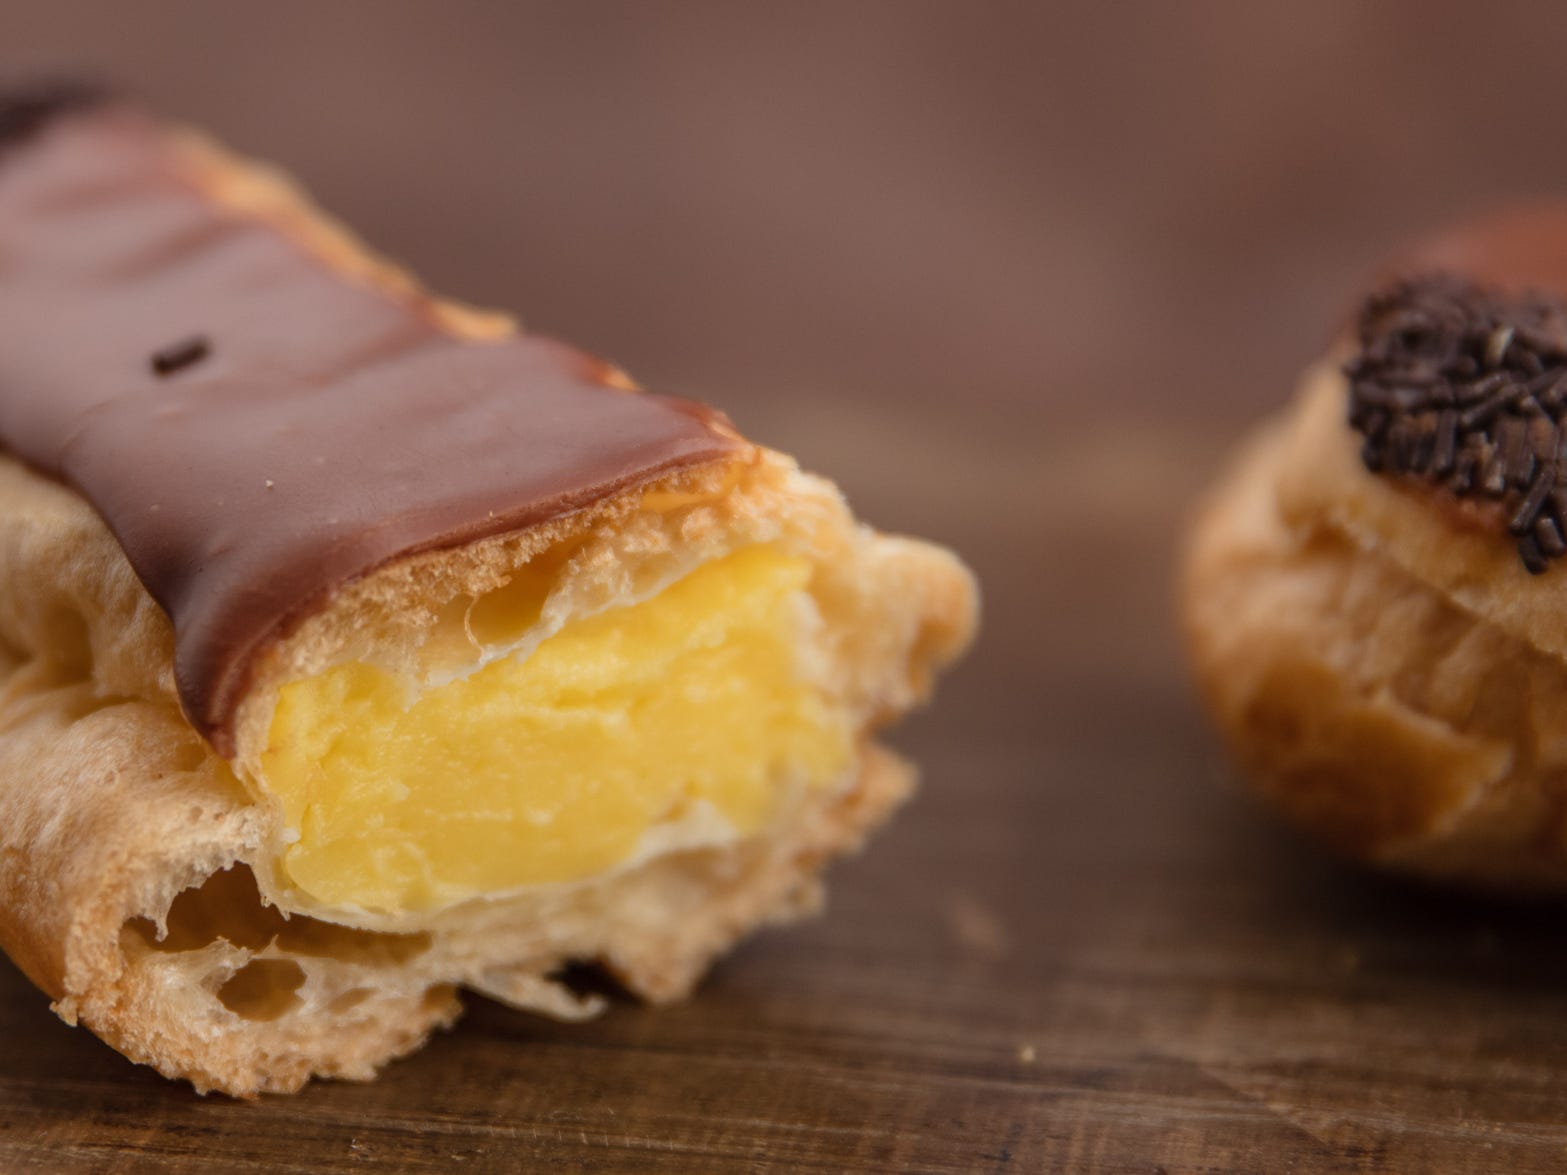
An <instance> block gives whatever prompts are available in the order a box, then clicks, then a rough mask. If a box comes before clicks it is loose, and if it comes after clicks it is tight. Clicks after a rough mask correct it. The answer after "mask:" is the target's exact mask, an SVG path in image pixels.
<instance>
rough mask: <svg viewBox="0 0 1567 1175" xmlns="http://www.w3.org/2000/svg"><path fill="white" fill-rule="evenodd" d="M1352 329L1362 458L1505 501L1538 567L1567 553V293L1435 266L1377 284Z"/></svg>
mask: <svg viewBox="0 0 1567 1175" xmlns="http://www.w3.org/2000/svg"><path fill="white" fill-rule="evenodd" d="M1357 335H1358V340H1359V349H1358V351H1357V353H1356V354H1355V356H1354V357H1353V359H1351V360H1350V362H1349V364H1348V366H1347V368H1346V371H1347V374H1348V376H1349V381H1350V389H1349V421H1350V424H1351V425H1353V426H1354V427H1355V428H1356V429H1358V430H1359V431H1360V433H1361V435H1362V436H1363V437H1364V444H1363V446H1362V449H1361V457H1362V459H1363V460H1364V462H1365V464H1366V468H1368V469H1370V470H1372V471H1373V472H1376V473H1387V474H1392V475H1396V476H1401V477H1408V478H1414V479H1417V480H1419V481H1423V482H1425V483H1427V484H1429V485H1432V486H1434V487H1437V488H1438V489H1440V490H1441V491H1444V492H1446V493H1449V494H1451V495H1453V496H1455V497H1457V498H1459V499H1461V500H1471V501H1474V502H1479V503H1487V502H1488V503H1491V504H1493V506H1494V507H1500V509H1499V510H1496V509H1493V510H1492V511H1491V513H1492V514H1494V516H1495V517H1496V519H1497V526H1498V528H1501V527H1505V528H1506V530H1507V532H1508V533H1509V534H1510V535H1512V536H1513V539H1514V541H1515V542H1516V544H1517V547H1518V556H1519V558H1520V559H1521V560H1522V561H1523V564H1524V566H1525V567H1526V568H1528V570H1529V571H1530V572H1532V573H1534V574H1539V573H1540V572H1542V571H1544V570H1545V569H1546V568H1547V566H1548V565H1549V562H1550V560H1552V559H1555V558H1558V557H1560V556H1561V555H1563V554H1567V301H1563V299H1562V298H1560V297H1556V296H1552V295H1548V294H1538V293H1535V294H1528V293H1522V294H1508V293H1504V292H1501V291H1499V290H1498V289H1495V288H1493V287H1489V286H1481V285H1478V284H1476V283H1475V282H1473V281H1472V280H1470V279H1469V278H1467V277H1457V276H1454V275H1452V274H1450V273H1435V274H1431V275H1428V276H1423V277H1417V278H1410V279H1405V280H1402V281H1398V282H1395V283H1393V284H1391V285H1389V286H1387V287H1385V288H1383V289H1381V290H1379V291H1378V292H1376V293H1375V294H1373V295H1372V296H1371V297H1370V298H1369V299H1367V301H1366V303H1365V305H1364V306H1363V307H1362V310H1361V313H1360V320H1359V325H1358V331H1357Z"/></svg>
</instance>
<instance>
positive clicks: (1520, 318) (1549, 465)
mask: <svg viewBox="0 0 1567 1175" xmlns="http://www.w3.org/2000/svg"><path fill="white" fill-rule="evenodd" d="M1564 556H1567V208H1557V209H1539V210H1535V211H1531V212H1527V213H1516V214H1513V215H1510V216H1506V217H1501V218H1497V219H1493V220H1491V221H1488V222H1485V223H1482V224H1479V225H1475V226H1471V227H1469V228H1467V229H1465V230H1463V231H1461V232H1458V233H1455V234H1453V235H1451V236H1449V237H1447V238H1445V239H1443V240H1441V241H1438V242H1435V243H1434V244H1433V245H1431V246H1429V247H1428V248H1426V249H1424V250H1422V251H1421V252H1420V253H1418V254H1417V255H1415V256H1414V258H1413V259H1412V260H1409V261H1406V262H1405V263H1404V264H1403V265H1401V266H1400V267H1399V269H1398V271H1397V272H1396V273H1394V274H1393V275H1392V276H1389V277H1387V278H1386V279H1385V280H1383V281H1381V282H1379V283H1378V284H1377V285H1376V286H1375V288H1373V289H1372V291H1371V292H1370V293H1369V294H1368V295H1367V296H1366V298H1365V299H1364V301H1363V302H1362V303H1361V305H1360V306H1359V308H1358V311H1357V314H1356V318H1355V321H1354V324H1353V328H1352V329H1351V330H1350V331H1348V332H1346V335H1345V336H1344V337H1343V338H1342V339H1341V340H1340V342H1339V343H1338V344H1336V345H1335V347H1334V348H1333V350H1332V351H1331V353H1330V354H1329V355H1328V356H1327V357H1326V358H1325V359H1323V360H1322V361H1321V362H1319V363H1317V364H1316V365H1314V366H1313V367H1312V368H1311V369H1310V370H1308V371H1307V373H1306V375H1305V377H1304V380H1303V383H1302V386H1301V389H1300V392H1299V394H1298V396H1297V398H1296V400H1295V403H1294V405H1293V406H1292V407H1291V408H1290V410H1289V411H1288V412H1287V413H1286V414H1285V415H1284V417H1283V418H1282V419H1280V420H1278V421H1276V422H1273V423H1270V424H1269V425H1267V426H1265V427H1264V428H1263V429H1262V430H1261V432H1260V433H1259V434H1258V435H1257V436H1256V437H1255V438H1253V439H1252V440H1251V441H1250V442H1249V443H1248V444H1247V445H1246V446H1245V448H1244V451H1243V452H1242V453H1241V454H1240V455H1239V456H1238V459H1237V460H1236V461H1235V463H1234V464H1233V466H1232V467H1231V468H1230V469H1229V471H1228V472H1227V473H1226V474H1225V475H1224V477H1223V478H1222V480H1221V481H1220V483H1219V484H1218V486H1217V487H1216V488H1215V490H1214V491H1213V492H1212V493H1211V495H1210V496H1209V498H1208V499H1207V501H1206V502H1205V503H1204V505H1203V507H1202V509H1201V511H1200V514H1199V517H1198V519H1197V522H1196V525H1195V528H1194V531H1193V534H1192V537H1191V540H1190V544H1189V547H1188V550H1187V554H1186V561H1185V568H1184V576H1183V582H1182V613H1183V620H1184V625H1185V630H1186V636H1187V644H1188V647H1189V649H1190V653H1191V656H1192V659H1193V662H1194V664H1195V666H1196V670H1197V677H1198V680H1199V682H1200V685H1201V687H1202V690H1203V693H1204V695H1205V697H1206V699H1207V701H1208V703H1209V705H1210V707H1211V709H1212V711H1213V713H1214V715H1215V717H1216V719H1217V721H1218V725H1219V727H1220V729H1221V731H1222V732H1223V734H1224V735H1225V737H1226V740H1227V741H1228V743H1229V745H1230V747H1231V748H1232V750H1233V752H1234V753H1235V756H1236V757H1237V759H1238V760H1239V762H1240V764H1241V766H1242V768H1243V770H1244V772H1245V774H1246V776H1247V777H1248V778H1249V779H1250V780H1251V781H1252V783H1253V784H1254V785H1255V786H1256V787H1257V789H1258V790H1259V791H1261V793H1262V794H1263V795H1264V796H1266V797H1267V798H1268V799H1269V800H1271V801H1272V802H1273V803H1275V804H1277V805H1278V806H1279V807H1280V808H1282V809H1283V810H1284V812H1285V813H1286V814H1287V815H1288V816H1289V817H1291V818H1292V819H1293V820H1294V821H1295V822H1296V823H1298V824H1300V825H1301V826H1303V827H1305V828H1306V829H1308V830H1309V831H1311V832H1313V833H1315V834H1317V835H1319V836H1321V837H1322V838H1324V839H1325V840H1327V841H1328V842H1330V843H1331V844H1333V845H1335V846H1337V847H1338V848H1339V849H1341V850H1343V851H1346V852H1348V853H1350V854H1352V855H1355V856H1359V857H1362V858H1365V859H1368V860H1371V861H1374V862H1376V863H1378V864H1381V865H1385V866H1388V867H1390V868H1393V869H1398V870H1402V871H1407V872H1411V873H1418V874H1423V875H1426V876H1431V877H1440V878H1448V879H1453V880H1460V881H1467V882H1473V883H1477V884H1481V885H1484V886H1487V887H1491V888H1508V889H1524V890H1552V889H1564V888H1567V557H1564Z"/></svg>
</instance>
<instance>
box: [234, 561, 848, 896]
mask: <svg viewBox="0 0 1567 1175" xmlns="http://www.w3.org/2000/svg"><path fill="white" fill-rule="evenodd" d="M551 575H552V569H551V568H550V567H549V565H548V564H547V563H541V564H540V565H539V566H538V567H535V568H534V569H533V570H532V571H531V572H530V571H529V570H528V569H526V568H525V569H523V572H522V573H520V574H519V575H517V576H515V577H514V578H513V581H512V583H510V584H508V585H507V587H506V588H503V589H501V590H500V592H498V593H496V594H494V596H493V597H487V598H485V599H482V600H480V601H479V602H478V603H477V604H476V605H474V606H473V607H472V608H470V609H468V610H467V611H466V612H465V613H464V615H463V617H462V622H461V631H462V632H463V633H464V634H465V635H466V638H467V639H468V640H470V641H473V642H475V643H482V644H484V645H489V646H491V647H493V646H494V645H495V644H496V643H498V642H500V641H503V640H504V641H510V642H511V643H512V646H513V650H514V651H512V652H511V653H509V654H508V655H506V656H503V657H499V658H495V659H488V660H486V661H481V662H479V663H478V666H477V667H476V668H473V669H472V670H471V671H469V672H465V673H462V674H460V675H457V674H452V673H445V674H442V675H440V676H432V677H431V678H430V679H428V680H426V681H425V682H424V683H423V684H422V685H421V684H417V683H412V682H410V679H409V678H408V677H407V676H406V675H404V674H399V673H394V672H392V671H390V670H388V669H385V668H382V667H378V666H375V665H371V664H367V663H364V662H352V663H348V664H342V665H338V666H335V667H333V668H330V669H328V670H326V671H324V672H323V673H321V674H319V675H317V676H315V677H311V678H307V679H305V680H302V681H297V682H293V683H291V684H288V685H285V686H284V687H283V689H282V690H281V691H280V694H279V698H278V703H277V707H276V710H275V712H274V714H273V717H272V722H271V727H270V731H269V738H268V746H267V749H266V751H265V752H264V753H263V755H262V757H261V763H260V766H261V780H260V784H261V787H262V789H263V790H264V791H265V792H267V793H269V794H270V795H271V797H272V798H273V799H274V800H275V801H276V802H277V803H278V804H279V805H280V807H281V810H282V815H283V821H284V826H285V829H286V832H285V840H286V841H287V842H288V843H287V844H286V845H285V847H284V848H283V850H282V852H281V855H280V857H279V859H278V861H277V862H276V870H277V875H278V879H279V880H280V881H281V882H283V883H284V884H285V885H286V886H287V887H288V888H289V889H291V890H293V891H295V892H297V893H298V894H300V895H302V896H303V897H305V898H306V899H308V901H309V902H310V903H311V904H313V905H318V906H321V907H331V908H336V909H340V910H352V909H358V910H366V911H375V912H381V913H404V912H425V911H431V910H436V909H440V908H444V907H446V906H450V905H453V904H455V903H458V902H461V901H465V900H468V899H470V898H474V897H479V896H493V895H497V894H502V893H505V892H508V891H514V890H518V889H522V888H526V887H530V886H540V885H554V884H563V883H572V882H579V881H583V880H586V879H590V878H593V877H597V876H600V875H603V874H606V873H609V872H613V871H615V870H617V869H620V868H625V867H627V866H628V865H630V864H633V863H635V862H636V861H639V860H642V859H645V858H647V857H648V856H651V855H656V854H657V853H660V852H667V851H673V850H674V849H677V848H681V847H688V846H690V845H695V844H713V843H723V842H724V841H727V840H733V839H735V838H737V837H743V836H749V835H753V834H755V833H757V832H759V831H761V830H762V829H764V828H765V827H766V826H767V825H768V824H769V823H770V822H771V821H773V820H775V819H777V818H778V817H779V816H780V814H781V813H782V812H784V811H785V810H787V809H788V807H789V806H790V805H791V804H793V803H797V802H798V801H799V800H800V799H801V798H802V797H803V796H804V795H805V794H807V793H808V792H810V791H811V790H813V789H817V788H822V787H826V786H829V785H831V784H833V783H835V782H837V781H838V780H840V779H841V778H842V777H843V776H844V773H845V772H846V770H847V768H848V766H849V765H850V762H851V759H852V753H853V744H852V732H851V730H850V723H849V719H848V717H847V715H846V714H845V713H844V710H843V707H842V706H841V705H837V704H835V702H834V700H833V699H832V697H831V696H830V695H829V693H828V692H827V690H826V689H825V688H824V687H823V685H822V684H821V674H820V671H819V667H816V666H813V664H812V663H811V658H810V656H809V653H810V652H811V651H812V650H813V649H814V646H815V641H814V640H813V639H812V637H813V636H814V632H813V629H814V628H815V627H817V626H819V625H820V623H821V622H820V618H819V617H818V616H817V614H816V610H815V607H814V605H813V603H812V601H811V598H810V595H809V592H808V586H809V583H810V578H811V565H810V563H809V562H808V561H807V560H805V559H803V558H800V557H799V556H796V555H792V554H789V553H786V552H784V551H782V550H779V549H777V548H774V547H767V546H753V547H748V548H745V549H743V550H740V551H737V552H734V553H731V554H728V555H725V556H723V557H721V558H718V559H715V560H713V561H711V562H708V563H705V564H702V565H700V566H698V567H696V568H695V569H694V570H691V571H690V572H688V573H687V574H686V575H684V576H683V577H681V578H679V579H677V580H676V581H674V582H673V583H671V584H669V585H668V586H666V587H664V588H663V589H662V590H660V591H658V592H657V593H656V594H654V595H652V596H651V597H649V598H647V599H644V600H641V601H638V602H635V603H630V604H626V605H623V606H620V607H614V608H610V609H607V610H605V611H602V612H599V613H597V614H595V615H591V616H586V617H580V618H574V619H568V620H566V621H564V622H563V623H559V624H547V625H545V624H541V616H542V614H543V612H544V608H545V603H546V599H547V593H548V581H549V579H550V577H551ZM449 627H450V626H449ZM541 632H542V633H543V635H542V638H540V635H539V634H540V633H541Z"/></svg>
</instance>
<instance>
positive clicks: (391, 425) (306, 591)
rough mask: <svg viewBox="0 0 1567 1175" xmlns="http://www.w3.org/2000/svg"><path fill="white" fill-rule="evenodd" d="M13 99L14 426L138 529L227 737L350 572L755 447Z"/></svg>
mask: <svg viewBox="0 0 1567 1175" xmlns="http://www.w3.org/2000/svg"><path fill="white" fill-rule="evenodd" d="M6 110H7V108H6V106H5V104H4V102H3V101H0V128H5V127H16V128H20V127H24V126H25V131H23V132H17V133H13V134H12V135H11V137H10V138H9V139H8V140H7V144H6V146H5V148H4V149H3V150H0V444H3V445H4V446H5V447H6V448H7V449H8V450H9V451H10V452H12V453H14V454H15V455H16V456H18V457H20V458H21V459H22V460H24V461H26V462H28V463H29V464H31V465H32V466H33V467H35V468H36V469H38V470H40V471H41V472H44V473H46V474H49V475H51V476H53V477H56V478H58V479H60V480H62V481H64V482H66V483H67V484H69V485H71V486H73V487H74V488H76V489H77V490H78V491H80V492H81V493H82V494H83V496H85V497H86V498H87V500H88V501H89V502H90V503H91V504H92V505H93V507H94V508H95V509H96V510H97V512H98V513H99V514H100V515H101V516H102V517H103V519H104V521H105V522H106V523H107V524H108V526H109V528H110V529H111V530H112V531H113V533H114V535H115V536H116V538H118V540H119V541H120V543H121V545H122V546H123V547H124V549H125V552H126V554H127V556H128V557H129V559H130V562H131V565H132V566H133V567H134V568H135V570H136V573H137V574H138V575H139V576H140V577H141V580H142V582H143V583H144V584H145V585H146V586H147V589H148V591H149V592H151V594H152V595H153V597H154V598H155V599H156V600H157V601H158V603H159V604H160V605H162V607H163V608H164V609H165V611H167V613H168V614H169V616H170V618H171V619H172V621H173V623H174V633H175V672H176V679H177V682H178V688H179V696H180V700H181V703H182V705H183V706H184V709H185V712H186V715H187V717H188V718H189V719H190V721H191V723H192V724H193V725H194V726H195V727H196V729H198V730H199V731H200V732H201V733H202V734H203V735H205V736H206V737H207V738H208V739H209V740H210V741H211V742H212V744H213V745H214V746H215V747H216V748H217V750H218V751H219V752H220V753H221V754H224V755H226V756H232V755H233V753H234V746H233V731H232V723H233V718H234V713H235V710H236V708H237V706H238V704H239V701H240V700H241V698H242V697H243V694H244V691H245V689H246V688H247V687H248V684H249V681H250V675H251V672H252V670H253V667H254V664H255V658H256V657H257V656H258V655H259V654H260V653H261V652H263V651H264V650H265V649H266V648H267V647H268V646H269V644H270V643H271V642H272V641H273V640H274V639H275V638H276V637H277V636H278V635H280V633H282V632H283V631H285V629H286V626H287V625H288V624H289V623H290V622H292V621H294V620H297V619H298V618H300V617H301V616H302V615H304V614H306V613H308V612H309V610H310V609H312V608H313V607H315V606H318V605H320V604H321V603H322V602H323V601H324V600H325V599H326V598H327V597H328V596H329V594H330V593H331V592H332V590H333V589H335V588H337V587H339V586H341V585H342V584H344V583H345V582H347V581H349V580H351V579H354V578H356V577H358V576H361V575H363V574H365V573H366V572H369V571H371V570H373V569H375V568H376V567H378V566H380V565H382V564H385V563H386V562H388V561H389V560H392V559H394V558H397V557H399V556H403V555H408V554H412V553H415V552H420V551H426V550H431V549H438V548H444V547H450V546H455V545H458V544H462V543H466V542H470V541H472V540H474V539H478V538H481V537H485V536H488V535H493V534H499V533H502V532H506V531H511V530H515V529H518V528H521V527H526V526H529V525H532V524H535V523H538V522H541V521H544V520H547V519H550V518H554V517H558V516H560V515H563V514H566V513H568V512H570V511H573V510H576V509H579V508H581V507H583V506H585V505H588V504H591V503H593V502H595V501H598V500H601V499H603V498H605V497H607V496H608V495H610V494H613V493H615V492H616V491H619V490H621V489H623V488H627V487H630V486H634V485H637V484H640V483H644V482H647V481H649V480H651V479H653V478H655V477H657V476H659V475H661V474H664V473H666V472H669V471H672V470H676V469H679V468H682V467H687V466H691V465H694V464H698V463H702V462H707V461H713V460H718V459H721V458H723V457H726V456H728V455H731V454H733V453H735V452H736V451H737V450H738V449H739V448H741V447H742V445H743V442H741V441H739V440H738V439H736V438H735V437H734V434H733V433H732V431H731V430H730V429H729V428H728V427H727V424H726V422H725V421H724V419H723V417H722V416H721V415H720V414H718V413H716V412H713V411H711V410H709V409H707V408H704V407H702V406H700V405H697V404H693V403H690V402H688V401H684V400H678V399H671V398H667V397H662V396H655V395H647V394H638V393H628V392H625V391H621V390H618V389H615V388H612V387H610V386H608V385H607V383H606V379H607V377H608V375H609V372H610V368H609V367H608V366H607V365H606V364H604V363H602V362H601V361H599V360H597V359H594V358H592V357H591V356H589V355H586V354H584V353H582V352H581V351H577V350H575V349H573V348H571V347H569V346H566V345H564V344H562V343H558V342H554V341H551V340H549V339H544V338H538V337H533V336H512V337H509V338H506V339H503V340H499V341H490V342H478V341H468V340H460V339H457V338H455V337H453V336H452V335H451V334H449V333H447V332H445V331H443V330H442V329H441V328H440V327H439V326H438V325H437V323H436V322H435V321H434V320H433V318H432V317H431V315H430V313H429V309H428V307H427V306H426V305H424V304H422V303H420V302H419V301H418V300H417V299H416V298H414V297H412V296H408V297H399V296H396V295H392V294H389V293H386V292H384V291H381V290H375V289H371V288H369V287H367V286H365V285H363V284H360V283H358V282H357V281H355V280H353V279H350V278H345V277H343V276H341V275H339V274H336V273H334V272H332V271H331V270H330V269H329V268H328V267H327V266H326V265H325V264H324V263H323V262H322V261H321V260H320V259H318V258H316V257H314V256H312V255H311V254H309V253H307V252H306V251H305V250H304V249H303V248H302V247H301V246H300V245H298V244H297V243H295V242H294V241H293V240H292V239H290V238H289V237H287V236H286V235H284V234H283V233H282V232H281V231H279V230H278V229H277V228H275V227H273V226H271V225H269V224H267V223H263V222H260V221H257V220H254V219H249V218H247V217H244V216H242V215H239V214H237V213H235V212H233V211H231V210H228V209H226V208H224V207H222V206H220V205H219V204H217V203H215V202H214V201H213V200H212V199H210V198H209V197H207V196H205V195H204V194H203V193H202V192H200V191H199V190H198V189H197V188H196V187H195V186H194V185H193V183H192V181H191V180H190V178H189V177H188V175H187V174H186V173H185V172H184V171H182V164H181V161H180V157H179V155H178V153H177V152H176V151H175V150H174V149H173V148H172V147H171V145H170V140H169V139H168V138H167V137H166V135H165V134H164V133H163V132H162V131H161V130H160V128H159V127H158V125H157V124H156V123H154V122H153V121H152V120H150V119H148V118H146V117H145V116H143V115H141V114H139V113H138V112H136V111H133V110H130V109H127V108H124V107H121V106H99V107H92V108H88V107H87V106H86V105H85V104H84V103H82V102H74V101H72V102H64V103H59V104H56V106H55V108H54V109H53V110H52V111H51V112H49V113H53V114H57V115H58V114H62V113H63V112H70V116H69V117H56V118H54V119H53V121H51V122H49V124H48V125H47V127H44V128H43V129H40V127H41V125H42V120H43V115H39V116H37V117H34V116H32V115H29V116H26V117H23V116H20V115H15V114H12V115H9V116H8V115H7V113H6ZM8 118H9V121H8ZM3 133H5V132H3V131H0V134H3ZM18 134H25V138H26V141H25V143H24V142H22V141H20V139H19V138H18Z"/></svg>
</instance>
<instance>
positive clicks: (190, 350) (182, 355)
mask: <svg viewBox="0 0 1567 1175" xmlns="http://www.w3.org/2000/svg"><path fill="white" fill-rule="evenodd" d="M211 351H212V344H211V343H209V342H208V341H207V340H206V339H205V338H203V337H202V336H201V335H192V336H191V337H190V338H188V339H181V340H180V341H179V342H177V343H170V344H169V345H168V346H167V347H164V348H163V350H161V351H159V352H157V353H156V354H155V355H153V357H152V370H153V371H154V372H155V373H156V374H158V375H173V374H174V373H175V372H176V371H180V370H181V369H183V368H186V367H189V366H190V365H191V364H193V363H200V362H201V361H202V360H203V359H205V358H206V357H207V356H208V355H209V354H210V353H211Z"/></svg>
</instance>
